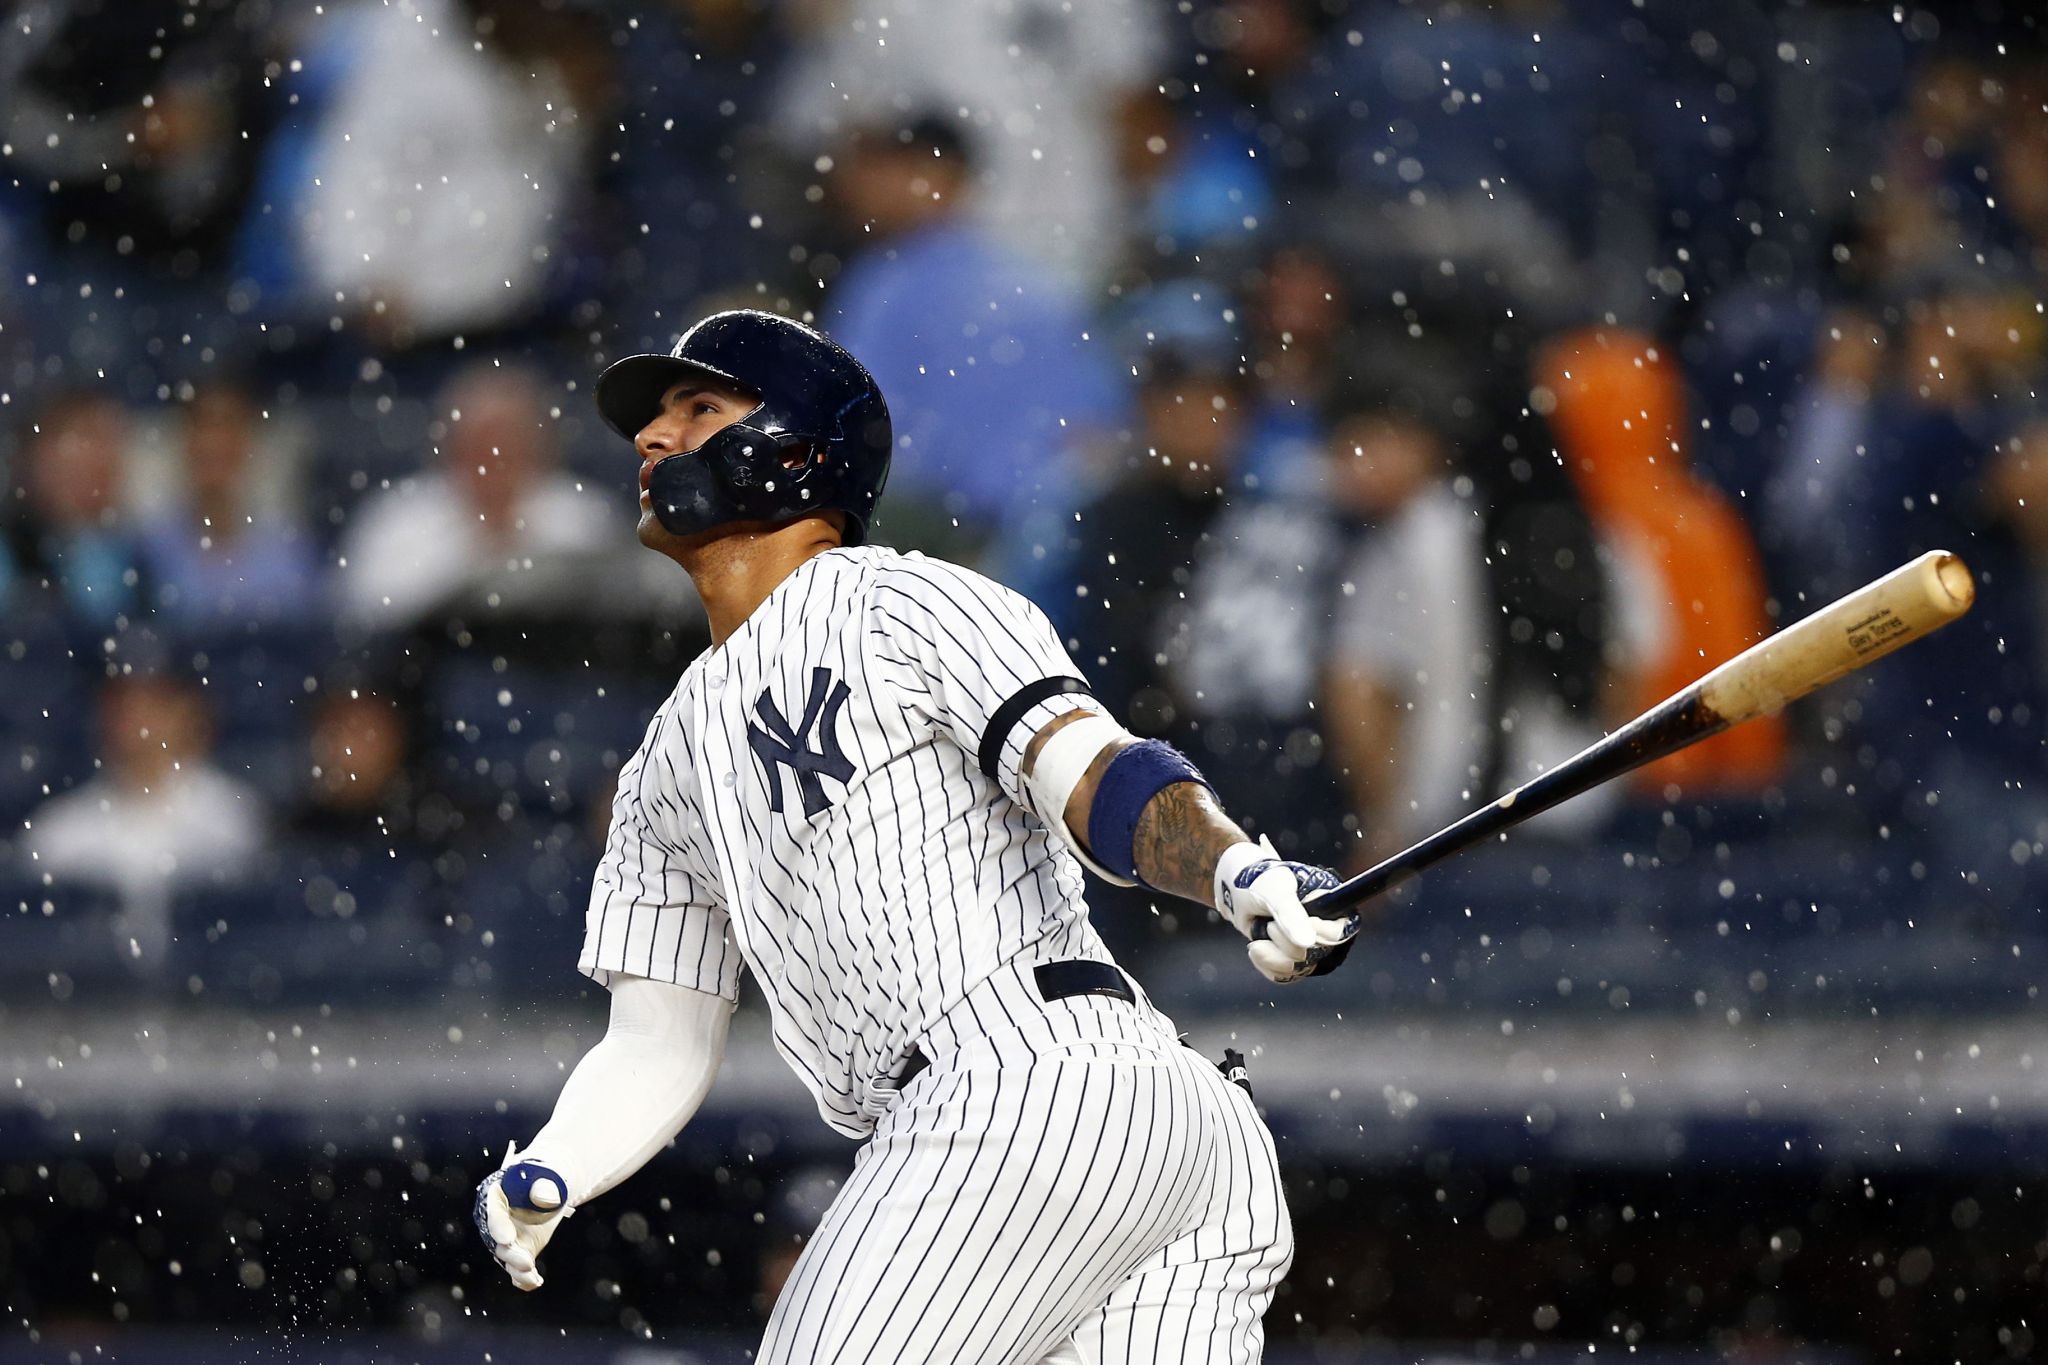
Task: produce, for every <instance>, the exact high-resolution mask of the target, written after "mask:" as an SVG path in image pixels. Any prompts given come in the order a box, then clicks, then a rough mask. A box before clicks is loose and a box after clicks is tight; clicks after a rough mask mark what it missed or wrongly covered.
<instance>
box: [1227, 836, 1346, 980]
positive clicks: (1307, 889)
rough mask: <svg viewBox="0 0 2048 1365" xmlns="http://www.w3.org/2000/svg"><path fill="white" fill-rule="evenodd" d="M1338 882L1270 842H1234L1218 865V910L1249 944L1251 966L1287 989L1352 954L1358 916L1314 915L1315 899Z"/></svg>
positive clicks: (1333, 967) (1334, 876)
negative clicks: (1290, 858) (1293, 860)
mask: <svg viewBox="0 0 2048 1365" xmlns="http://www.w3.org/2000/svg"><path fill="white" fill-rule="evenodd" d="M1338 881H1339V879H1338V877H1337V874H1336V873H1334V872H1332V871H1330V870H1329V869H1328V868H1322V867H1316V866H1313V865H1312V864H1309V863H1291V862H1288V861H1287V860H1286V859H1284V858H1282V857H1281V856H1280V854H1279V852H1278V850H1276V849H1275V848H1274V847H1273V844H1272V841H1271V840H1269V839H1265V838H1261V839H1260V840H1259V842H1257V843H1256V844H1253V843H1243V844H1233V845H1231V847H1229V848H1227V849H1225V850H1224V852H1223V856H1222V857H1221V858H1219V859H1217V861H1216V908H1217V909H1218V910H1219V911H1221V912H1222V914H1223V917H1224V918H1225V919H1227V920H1229V921H1230V922H1231V923H1232V924H1233V925H1235V926H1236V927H1237V931H1238V932H1239V933H1240V934H1243V935H1244V936H1245V937H1246V938H1248V939H1250V940H1251V946H1250V947H1249V948H1247V949H1246V950H1245V951H1246V954H1247V955H1248V956H1249V957H1250V958H1251V960H1252V965H1253V966H1254V967H1257V968H1258V969H1259V971H1260V973H1261V974H1263V975H1264V976H1265V977H1266V979H1267V980H1269V981H1272V982H1276V983H1278V984H1280V985H1283V986H1284V985H1286V984H1287V983H1289V982H1291V981H1299V980H1301V979H1302V978H1303V977H1308V976H1322V975H1323V974H1324V973H1326V972H1333V971H1335V970H1337V968H1338V967H1339V966H1340V965H1342V963H1343V961H1344V959H1345V958H1346V957H1347V956H1349V955H1350V953H1351V941H1352V939H1353V938H1355V937H1356V936H1357V934H1358V916H1356V915H1346V916H1345V917H1344V918H1342V919H1326V918H1324V917H1323V916H1321V915H1316V914H1312V913H1310V906H1311V904H1312V901H1313V897H1315V896H1316V895H1318V894H1320V893H1322V892H1325V891H1330V890H1333V889H1335V888H1336V886H1337V885H1338Z"/></svg>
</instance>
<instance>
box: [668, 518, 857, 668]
mask: <svg viewBox="0 0 2048 1365" xmlns="http://www.w3.org/2000/svg"><path fill="white" fill-rule="evenodd" d="M839 546H840V533H839V529H838V527H836V526H835V525H833V523H832V522H831V521H829V520H827V519H826V518H824V517H799V518H798V519H797V520H795V521H785V522H742V523H738V524H735V525H732V526H722V527H720V528H719V529H718V531H717V533H715V534H713V535H710V536H707V537H705V538H704V539H703V540H701V541H696V542H694V543H692V544H690V545H688V546H687V548H685V549H684V550H682V551H681V552H680V553H678V554H677V555H676V556H675V557H676V559H677V560H678V561H679V562H680V563H681V564H682V566H683V568H684V569H685V570H687V571H688V572H689V575H690V581H691V582H693V583H695V584H696V585H697V596H699V597H700V598H702V599H703V600H704V614H705V616H706V617H707V618H708V619H709V621H710V625H711V643H712V645H713V646H714V647H716V646H718V645H722V644H724V643H725V642H726V639H727V638H728V637H729V636H731V634H732V633H733V632H734V631H736V630H738V629H739V628H740V626H741V625H742V624H743V623H744V622H745V621H746V619H747V618H748V617H749V616H752V615H753V614H754V612H755V610H756V609H757V608H759V607H760V605H761V604H762V603H763V602H765V601H767V600H768V594H769V593H771V592H774V591H775V589H776V588H777V587H778V586H780V585H781V583H782V580H783V579H785V578H788V577H789V576H790V575H791V574H793V573H795V572H796V571H797V570H798V569H799V568H801V567H802V566H803V565H804V564H806V563H808V562H809V561H810V560H812V559H814V558H816V557H817V556H818V555H821V554H823V553H825V551H827V550H836V549H838V548H839Z"/></svg>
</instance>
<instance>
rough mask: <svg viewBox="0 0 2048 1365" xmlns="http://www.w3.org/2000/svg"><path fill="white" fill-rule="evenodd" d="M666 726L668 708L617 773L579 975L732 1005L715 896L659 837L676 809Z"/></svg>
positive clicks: (732, 974)
mask: <svg viewBox="0 0 2048 1365" xmlns="http://www.w3.org/2000/svg"><path fill="white" fill-rule="evenodd" d="M667 717H668V711H667V710H666V709H665V708H664V710H663V711H662V712H661V713H660V714H659V715H657V716H656V718H655V722H654V724H653V725H652V726H650V727H649V728H648V732H647V739H646V740H645V741H644V742H643V743H642V744H641V746H640V750H639V752H638V753H636V754H634V755H633V757H632V759H631V760H630V761H629V762H628V763H627V764H626V766H625V768H624V769H622V770H621V771H620V773H619V789H618V793H617V795H615V796H614V797H613V798H612V824H611V833H610V834H609V835H608V836H607V837H606V839H605V849H604V857H603V858H602V859H600V860H599V862H598V865H597V876H596V877H595V878H594V879H593V880H592V882H591V886H590V909H589V911H588V912H587V913H586V914H585V916H584V920H583V952H582V955H581V956H580V957H579V958H578V959H577V962H576V966H577V969H578V970H579V971H581V972H582V973H583V974H584V975H585V976H588V977H590V978H591V979H592V980H593V981H596V982H597V983H598V984H600V985H603V986H607V987H609V986H610V985H611V982H612V978H613V977H614V976H615V975H629V976H644V977H650V978H652V979H654V980H656V981H667V982H671V983H673V984H675V985H678V986H687V987H689V988H690V989H692V990H699V991H704V992H706V993H707V994H712V995H719V996H723V997H724V998H725V999H727V1000H729V1001H737V1000H738V999H739V995H740V952H739V947H738V945H737V944H735V943H734V942H733V937H732V931H731V928H730V926H729V924H728V922H727V919H726V912H725V907H724V906H723V905H721V904H719V903H718V901H717V900H716V899H715V894H716V890H717V888H716V886H715V885H714V884H713V883H712V881H711V879H710V878H709V877H708V876H707V875H706V874H705V873H704V871H703V870H702V869H701V868H699V867H697V866H696V865H695V864H694V862H693V860H691V859H690V858H689V857H687V856H686V855H685V854H684V853H683V851H682V850H681V849H680V848H678V847H677V846H676V845H675V843H674V842H673V841H671V840H669V839H667V838H664V837H663V835H662V833H661V830H660V829H659V827H658V826H659V824H660V823H661V817H662V816H663V814H664V813H667V812H674V811H679V810H680V809H681V803H680V800H679V793H677V792H676V791H675V790H674V789H673V784H672V783H670V782H669V781H667V780H665V778H666V776H667V775H666V774H664V772H663V770H662V769H663V765H662V763H661V761H660V756H659V751H660V742H661V740H660V736H661V732H662V729H663V727H664V724H665V722H666V720H667ZM650 751H652V752H653V753H654V754H655V757H654V758H653V759H651V760H650V758H649V753H650ZM672 771H673V770H670V772H671V773H672Z"/></svg>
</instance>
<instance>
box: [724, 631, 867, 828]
mask: <svg viewBox="0 0 2048 1365" xmlns="http://www.w3.org/2000/svg"><path fill="white" fill-rule="evenodd" d="M851 695H853V690H852V689H851V688H849V687H848V686H847V685H846V684H845V683H843V682H838V681H835V680H834V679H833V677H832V670H831V669H829V668H813V669H812V670H811V695H810V698H809V699H808V700H807V701H805V702H804V718H803V721H802V722H801V723H800V724H799V725H797V727H796V728H795V729H791V728H790V724H789V722H788V721H787V720H785V719H784V718H783V715H782V709H781V708H780V707H778V706H777V705H776V704H775V699H774V698H773V697H771V696H769V695H768V689H767V688H765V687H764V688H762V689H761V695H760V697H759V698H758V699H756V700H755V702H754V714H755V715H757V716H759V717H760V718H761V724H760V725H749V726H747V744H748V745H749V746H750V747H751V748H752V749H753V751H754V757H755V758H758V759H760V760H761V771H762V772H763V773H765V774H767V777H768V809H770V810H772V811H774V812H775V813H776V814H778V815H780V814H781V813H782V775H781V774H780V773H779V772H777V771H776V766H777V765H778V764H784V765H787V766H788V768H789V770H790V772H791V773H793V774H795V776H796V790H797V795H799V796H801V797H802V798H803V802H804V818H805V819H809V818H811V817H812V816H814V815H816V814H817V813H818V812H819V811H821V810H824V809H825V808H826V807H827V806H829V805H831V804H832V802H831V801H830V800H828V799H827V798H826V796H825V782H824V779H825V778H828V777H830V778H836V779H837V780H839V781H840V782H844V781H846V780H847V779H848V778H850V777H852V776H853V764H852V763H851V762H850V761H849V760H848V759H847V757H846V751H845V750H844V749H841V748H840V747H839V708H840V707H842V706H844V705H846V699H847V698H848V697H849V696H851ZM762 726H766V727H767V728H766V729H763V728H762ZM813 735H815V736H816V741H815V742H816V744H817V746H818V747H817V748H815V749H813V748H811V747H809V746H810V745H811V744H812V742H813V738H812V737H813Z"/></svg>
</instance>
